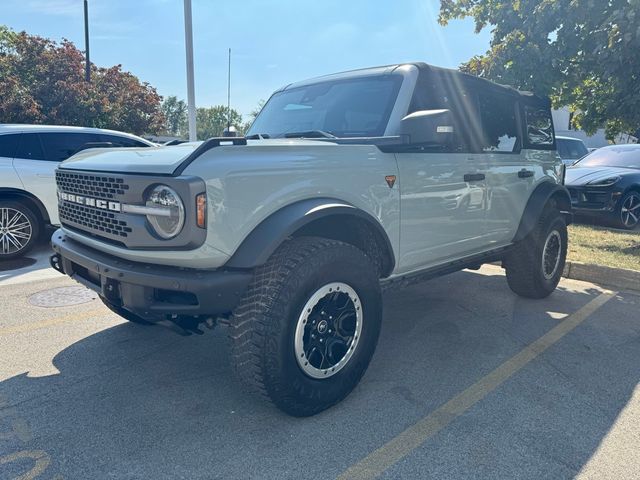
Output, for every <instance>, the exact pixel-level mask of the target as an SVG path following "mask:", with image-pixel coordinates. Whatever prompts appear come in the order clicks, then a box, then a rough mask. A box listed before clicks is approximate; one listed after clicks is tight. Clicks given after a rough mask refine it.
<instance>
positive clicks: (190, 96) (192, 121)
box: [85, 0, 198, 142]
mask: <svg viewBox="0 0 640 480" xmlns="http://www.w3.org/2000/svg"><path fill="white" fill-rule="evenodd" d="M85 2H86V0H85ZM184 41H185V42H184V43H185V47H186V53H187V106H188V109H189V141H190V142H195V141H196V140H197V139H198V138H197V130H196V95H195V88H194V84H193V29H192V27H191V0H184Z"/></svg>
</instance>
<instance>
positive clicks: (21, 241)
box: [0, 200, 40, 260]
mask: <svg viewBox="0 0 640 480" xmlns="http://www.w3.org/2000/svg"><path fill="white" fill-rule="evenodd" d="M39 235H40V224H39V222H38V217H37V216H36V214H35V213H34V212H33V211H32V210H31V209H30V208H29V207H27V206H26V205H25V204H23V203H20V202H16V201H13V200H1V201H0V260H9V259H12V258H17V257H21V256H23V255H24V254H26V253H27V252H28V251H29V250H31V249H32V248H33V246H34V245H35V243H36V241H37V240H38V238H39Z"/></svg>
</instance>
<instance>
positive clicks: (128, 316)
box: [100, 296, 152, 325]
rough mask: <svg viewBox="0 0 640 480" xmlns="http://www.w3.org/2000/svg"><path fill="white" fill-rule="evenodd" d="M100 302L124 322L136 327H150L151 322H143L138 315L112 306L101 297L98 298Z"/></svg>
mask: <svg viewBox="0 0 640 480" xmlns="http://www.w3.org/2000/svg"><path fill="white" fill-rule="evenodd" d="M100 300H102V303H104V305H105V306H106V307H107V308H108V309H109V310H111V311H112V312H113V313H115V314H116V315H119V316H121V317H122V318H124V319H125V320H127V321H129V322H131V323H137V324H138V325H152V323H151V322H147V321H146V320H144V319H143V318H141V317H139V316H138V315H136V314H135V313H132V312H130V311H129V310H126V309H124V308H122V307H120V306H118V305H114V304H113V303H111V302H110V301H109V300H107V299H106V298H104V297H103V296H100Z"/></svg>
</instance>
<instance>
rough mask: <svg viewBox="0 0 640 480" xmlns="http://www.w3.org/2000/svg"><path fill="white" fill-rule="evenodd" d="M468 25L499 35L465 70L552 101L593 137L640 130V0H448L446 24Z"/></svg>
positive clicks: (442, 7)
mask: <svg viewBox="0 0 640 480" xmlns="http://www.w3.org/2000/svg"><path fill="white" fill-rule="evenodd" d="M464 17H473V18H474V20H475V27H476V32H479V31H481V30H482V29H484V28H486V27H490V28H492V31H491V44H490V49H489V51H488V52H486V54H484V55H481V56H476V57H474V58H472V59H471V60H469V61H468V62H467V63H465V64H463V65H462V66H461V68H462V70H465V71H468V72H470V73H473V74H476V75H479V76H482V77H486V78H489V79H491V80H494V81H497V82H499V83H504V84H509V85H513V86H516V87H518V88H521V89H526V90H532V91H534V92H536V93H538V94H541V95H549V96H551V98H552V100H553V102H554V105H555V106H556V107H559V106H565V105H568V106H569V107H570V109H571V110H572V111H574V112H575V114H574V117H573V118H574V121H575V124H576V126H577V127H579V128H582V129H584V130H586V131H587V132H589V133H593V132H594V131H595V130H596V129H598V128H600V127H602V126H605V127H606V131H607V136H608V137H609V138H613V137H614V136H615V135H616V134H618V133H623V132H624V133H628V132H635V131H636V130H638V129H639V128H640V55H638V52H640V0H513V1H512V0H508V1H507V0H441V4H440V23H442V24H444V25H446V24H447V22H449V21H450V20H452V19H458V18H464Z"/></svg>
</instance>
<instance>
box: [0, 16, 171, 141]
mask: <svg viewBox="0 0 640 480" xmlns="http://www.w3.org/2000/svg"><path fill="white" fill-rule="evenodd" d="M160 101H161V97H160V95H158V93H157V92H156V90H155V88H153V87H152V86H151V85H149V84H148V83H145V82H141V81H140V80H139V79H138V78H137V77H136V76H134V75H132V74H131V73H129V72H124V71H123V70H122V67H121V66H120V65H116V66H113V67H110V68H102V67H97V66H96V65H93V64H92V65H91V82H90V83H87V82H85V81H84V56H83V54H82V52H81V51H80V50H78V49H77V48H76V47H75V45H74V44H73V43H71V42H69V41H68V40H63V41H62V42H60V43H57V42H54V41H52V40H49V39H46V38H42V37H38V36H33V35H28V34H27V33H25V32H21V33H16V32H13V31H12V30H10V29H8V28H6V27H0V122H7V123H8V122H13V123H46V124H62V125H81V126H89V127H101V128H113V129H115V130H122V131H126V132H132V133H137V134H142V133H156V132H158V131H160V130H161V129H162V128H163V125H164V116H163V115H162V111H161V110H160Z"/></svg>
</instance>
